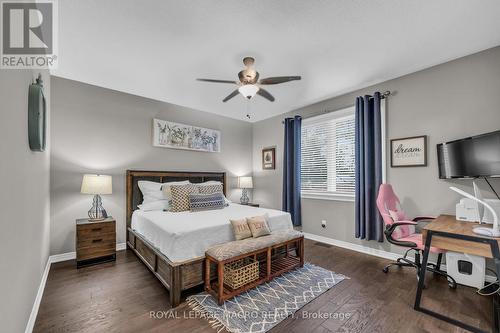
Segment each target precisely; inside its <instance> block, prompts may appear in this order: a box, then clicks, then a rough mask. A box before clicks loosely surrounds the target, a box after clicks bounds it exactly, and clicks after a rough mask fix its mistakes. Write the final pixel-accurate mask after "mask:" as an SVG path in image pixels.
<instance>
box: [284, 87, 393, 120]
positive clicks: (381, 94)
mask: <svg viewBox="0 0 500 333" xmlns="http://www.w3.org/2000/svg"><path fill="white" fill-rule="evenodd" d="M390 95H391V92H390V91H389V90H386V91H384V92H383V93H380V98H382V99H385V98H387V97H389V96H390ZM368 96H370V98H373V96H372V95H368ZM335 111H337V110H324V111H323V112H322V113H321V114H325V113H330V112H335ZM321 114H315V115H312V116H309V117H304V118H302V119H307V118H312V117H316V116H319V115H321ZM281 123H282V124H284V123H285V120H282V121H281Z"/></svg>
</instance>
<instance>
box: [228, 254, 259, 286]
mask: <svg viewBox="0 0 500 333" xmlns="http://www.w3.org/2000/svg"><path fill="white" fill-rule="evenodd" d="M258 278H259V262H258V261H257V260H254V259H253V258H250V257H246V258H243V259H240V260H236V261H233V262H230V263H227V264H225V265H224V284H225V285H227V286H228V287H230V288H231V289H238V288H239V287H241V286H244V285H245V284H247V283H250V282H253V281H255V280H257V279H258Z"/></svg>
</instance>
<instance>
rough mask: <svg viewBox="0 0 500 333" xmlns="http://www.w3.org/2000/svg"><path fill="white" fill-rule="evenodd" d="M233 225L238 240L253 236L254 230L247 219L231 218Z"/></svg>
mask: <svg viewBox="0 0 500 333" xmlns="http://www.w3.org/2000/svg"><path fill="white" fill-rule="evenodd" d="M229 221H230V222H231V225H232V226H233V231H234V238H236V240H242V239H245V238H249V237H252V232H251V231H250V227H249V226H248V223H247V219H246V218H242V219H240V220H229Z"/></svg>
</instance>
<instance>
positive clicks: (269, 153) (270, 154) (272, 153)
mask: <svg viewBox="0 0 500 333" xmlns="http://www.w3.org/2000/svg"><path fill="white" fill-rule="evenodd" d="M274 169H276V148H275V147H269V148H264V149H262V170H274Z"/></svg>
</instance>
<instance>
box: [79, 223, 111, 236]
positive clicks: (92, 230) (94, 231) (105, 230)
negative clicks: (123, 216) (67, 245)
mask: <svg viewBox="0 0 500 333" xmlns="http://www.w3.org/2000/svg"><path fill="white" fill-rule="evenodd" d="M114 232H115V223H114V222H112V223H109V222H107V223H92V224H84V225H79V226H78V228H77V236H78V239H79V240H83V239H94V238H96V237H97V238H99V237H100V235H102V234H109V233H114Z"/></svg>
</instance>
